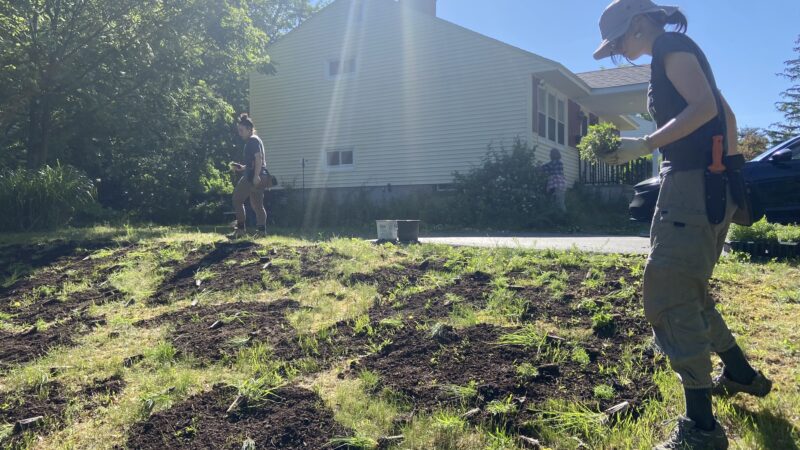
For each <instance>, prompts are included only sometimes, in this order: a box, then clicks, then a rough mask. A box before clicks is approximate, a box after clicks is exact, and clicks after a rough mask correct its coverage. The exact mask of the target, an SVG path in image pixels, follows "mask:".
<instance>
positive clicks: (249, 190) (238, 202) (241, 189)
mask: <svg viewBox="0 0 800 450" xmlns="http://www.w3.org/2000/svg"><path fill="white" fill-rule="evenodd" d="M267 178H268V177H267V176H263V177H261V183H259V184H258V186H256V185H253V182H252V181H251V180H250V179H248V178H247V177H242V178H241V179H240V180H239V182H238V183H237V184H236V187H235V188H234V189H233V211H234V212H235V213H236V222H237V223H239V224H243V223H244V222H245V209H244V202H245V201H247V199H248V198H249V199H250V206H251V207H252V208H253V211H255V213H256V224H257V225H258V228H259V229H260V230H262V231H263V229H264V226H265V225H266V223H267V210H266V209H264V189H266V188H267V187H269V180H268V179H267Z"/></svg>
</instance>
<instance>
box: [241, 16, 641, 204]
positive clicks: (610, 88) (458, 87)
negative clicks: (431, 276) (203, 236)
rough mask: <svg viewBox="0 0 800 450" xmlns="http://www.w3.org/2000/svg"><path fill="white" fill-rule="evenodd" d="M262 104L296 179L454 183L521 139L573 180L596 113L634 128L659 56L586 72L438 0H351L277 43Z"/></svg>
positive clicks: (291, 180) (261, 116)
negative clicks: (466, 20) (464, 20)
mask: <svg viewBox="0 0 800 450" xmlns="http://www.w3.org/2000/svg"><path fill="white" fill-rule="evenodd" d="M269 54H270V56H271V58H272V61H273V62H274V64H275V66H276V69H277V73H276V74H275V75H262V74H253V75H252V76H251V78H250V96H251V99H250V101H251V108H250V109H251V110H250V113H251V115H252V117H253V118H254V121H255V123H256V127H257V129H258V130H259V133H260V135H261V136H262V138H263V139H264V142H265V145H266V147H267V162H268V164H269V167H270V171H271V172H272V173H273V174H274V175H276V176H277V177H278V178H279V180H280V182H281V184H282V185H283V186H292V187H294V188H300V187H301V186H304V187H305V188H306V189H309V192H310V193H309V194H308V198H309V201H310V205H311V206H312V207H313V199H314V198H315V193H314V192H315V191H316V192H317V193H319V191H320V190H325V191H327V192H328V193H330V192H331V191H332V190H333V191H336V192H339V193H342V194H343V195H344V194H346V193H347V192H352V191H353V190H354V188H369V190H370V192H371V193H372V194H373V195H374V197H377V198H381V197H382V196H384V197H385V196H397V195H403V194H406V193H409V192H423V193H424V192H434V191H436V190H441V189H447V187H448V185H449V184H450V183H451V182H452V179H453V172H454V171H459V172H462V173H463V172H466V171H468V170H469V169H470V168H472V167H474V166H476V165H479V164H480V163H481V160H482V159H483V157H484V156H485V155H486V151H487V146H488V145H490V144H491V145H493V146H494V147H495V148H498V147H500V146H501V145H504V146H506V147H510V146H511V145H512V144H513V141H514V140H515V139H516V138H519V139H521V140H523V141H526V142H528V143H529V144H531V145H534V146H536V147H537V157H538V158H540V159H542V161H545V160H546V159H548V158H549V153H550V149H551V148H557V149H559V150H560V151H561V153H562V160H563V162H564V167H565V174H566V177H567V179H568V181H569V183H570V184H572V183H574V182H576V181H578V180H579V178H580V160H579V156H578V151H577V150H576V149H575V146H576V145H577V143H578V142H579V139H580V137H581V136H582V135H583V134H585V132H586V129H587V127H588V125H589V124H590V123H594V122H597V121H599V120H603V121H610V122H613V123H614V124H616V125H617V126H618V127H619V128H620V129H622V130H626V129H634V128H635V126H636V125H635V122H634V121H633V120H631V117H630V116H631V115H633V114H636V113H644V112H646V105H645V102H646V90H647V81H648V80H649V67H643V68H642V67H635V68H622V69H612V70H608V71H602V72H592V73H587V74H575V73H572V72H570V71H569V70H568V69H567V68H565V67H564V66H563V65H562V64H560V63H558V62H555V61H552V60H550V59H547V58H543V57H541V56H538V55H536V54H534V53H530V52H527V51H524V50H521V49H519V48H516V47H513V46H511V45H508V44H505V43H503V42H500V41H497V40H495V39H492V38H489V37H486V36H484V35H481V34H479V33H476V32H473V31H470V30H468V29H465V28H463V27H460V26H458V25H455V24H453V23H450V22H447V21H445V20H442V19H440V18H437V17H436V0H399V1H395V0H337V1H334V2H333V3H331V4H330V5H328V6H327V7H325V8H324V9H323V10H321V11H320V12H318V13H317V14H316V15H314V16H313V17H311V18H309V19H308V20H307V21H306V22H304V23H303V24H302V25H300V26H299V27H297V28H296V29H294V30H293V31H291V32H290V33H288V34H287V35H285V36H284V37H282V38H281V39H279V40H278V41H276V42H275V43H273V44H272V45H271V46H270V48H269Z"/></svg>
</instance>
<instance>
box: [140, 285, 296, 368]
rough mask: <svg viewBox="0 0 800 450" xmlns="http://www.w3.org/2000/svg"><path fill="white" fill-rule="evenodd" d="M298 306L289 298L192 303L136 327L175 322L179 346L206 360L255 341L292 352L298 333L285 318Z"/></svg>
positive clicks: (174, 334)
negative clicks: (250, 301)
mask: <svg viewBox="0 0 800 450" xmlns="http://www.w3.org/2000/svg"><path fill="white" fill-rule="evenodd" d="M298 307H299V304H298V303H297V302H296V301H294V300H289V299H284V300H278V301H275V302H271V303H228V304H224V305H219V306H192V307H189V308H185V309H182V310H180V311H177V312H173V313H168V314H164V315H162V316H158V317H156V318H154V319H151V320H147V321H143V322H139V323H137V326H143V327H150V326H157V325H161V324H165V323H166V324H174V325H175V329H174V331H173V332H172V333H171V337H172V343H173V345H174V346H175V348H176V349H178V350H179V351H181V352H183V353H187V354H193V355H195V356H197V357H198V358H199V359H200V360H201V361H204V362H209V361H218V360H220V359H223V358H225V357H231V356H234V355H236V352H238V350H239V349H240V348H243V347H246V346H249V345H252V344H253V343H256V342H267V343H269V344H270V345H271V346H275V347H277V346H278V345H279V344H280V346H281V348H284V349H285V351H287V352H292V348H293V347H292V348H290V347H289V346H287V345H286V343H289V342H294V341H295V340H296V339H293V337H294V336H296V333H295V331H294V329H293V328H292V326H291V325H290V324H289V322H287V321H286V313H287V312H289V311H291V310H293V309H296V308H298ZM293 354H294V352H292V353H291V354H290V355H293ZM290 355H282V354H277V355H276V356H278V357H284V356H290Z"/></svg>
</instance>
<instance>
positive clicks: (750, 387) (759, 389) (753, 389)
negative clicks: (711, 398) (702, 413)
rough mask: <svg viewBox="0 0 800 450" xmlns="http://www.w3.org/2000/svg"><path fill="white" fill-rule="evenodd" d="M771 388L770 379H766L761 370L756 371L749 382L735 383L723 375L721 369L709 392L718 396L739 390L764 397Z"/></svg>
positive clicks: (728, 395) (732, 393)
mask: <svg viewBox="0 0 800 450" xmlns="http://www.w3.org/2000/svg"><path fill="white" fill-rule="evenodd" d="M771 390H772V381H770V380H769V379H767V377H765V376H764V374H763V373H761V371H760V370H759V371H757V372H756V377H755V378H753V381H752V382H751V383H750V384H741V383H737V382H735V381H733V380H731V379H730V378H728V377H727V376H726V375H725V371H724V370H723V371H722V373H721V374H719V375H718V376H717V377H716V378H714V384H713V385H712V387H711V393H712V394H713V395H716V396H718V397H731V396H734V395H736V394H737V393H739V392H744V393H745V394H750V395H755V396H756V397H765V396H766V395H767V394H769V392H770V391H771Z"/></svg>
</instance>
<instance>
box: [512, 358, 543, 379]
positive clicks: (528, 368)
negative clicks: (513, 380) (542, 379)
mask: <svg viewBox="0 0 800 450" xmlns="http://www.w3.org/2000/svg"><path fill="white" fill-rule="evenodd" d="M515 371H516V372H517V376H518V377H519V378H522V379H525V380H530V379H533V378H536V377H538V376H539V369H537V368H536V367H535V366H534V365H533V364H531V363H528V362H525V363H522V364H520V365H518V366H516V367H515Z"/></svg>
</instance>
